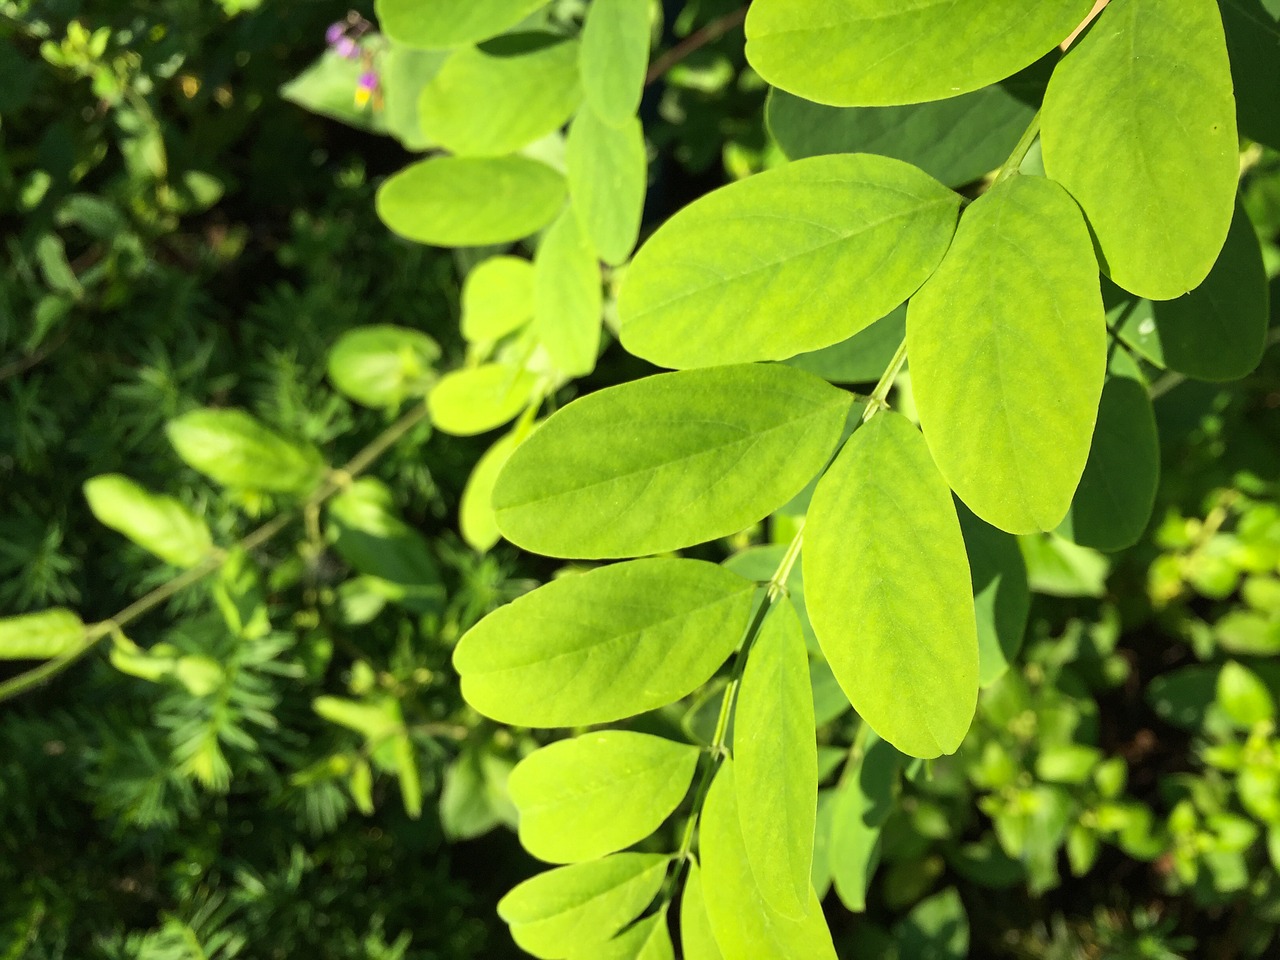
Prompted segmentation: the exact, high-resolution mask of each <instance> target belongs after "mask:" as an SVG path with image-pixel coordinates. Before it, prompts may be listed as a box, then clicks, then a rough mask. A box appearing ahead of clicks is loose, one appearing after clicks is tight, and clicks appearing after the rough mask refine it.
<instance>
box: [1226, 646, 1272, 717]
mask: <svg viewBox="0 0 1280 960" xmlns="http://www.w3.org/2000/svg"><path fill="white" fill-rule="evenodd" d="M1217 701H1218V704H1219V705H1220V706H1221V707H1222V709H1223V711H1224V712H1225V713H1226V715H1227V716H1228V717H1230V718H1231V720H1232V722H1233V723H1234V724H1235V725H1236V726H1237V727H1239V728H1241V729H1243V730H1249V729H1252V728H1253V727H1254V726H1256V725H1257V724H1259V723H1262V722H1263V721H1264V720H1270V719H1272V718H1273V717H1275V715H1276V705H1275V701H1274V700H1273V699H1272V698H1271V692H1270V691H1269V690H1268V689H1267V685H1266V684H1265V683H1263V682H1262V680H1261V678H1259V677H1258V675H1257V674H1256V673H1254V672H1253V671H1252V670H1249V669H1248V668H1246V667H1242V666H1241V665H1240V664H1238V663H1236V662H1235V661H1234V660H1231V661H1228V662H1227V663H1225V664H1223V666H1222V672H1221V673H1220V674H1218V690H1217Z"/></svg>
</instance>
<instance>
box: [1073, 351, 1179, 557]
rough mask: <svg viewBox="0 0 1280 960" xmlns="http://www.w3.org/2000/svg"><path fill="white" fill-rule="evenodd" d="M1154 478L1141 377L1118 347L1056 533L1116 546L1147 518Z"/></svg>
mask: <svg viewBox="0 0 1280 960" xmlns="http://www.w3.org/2000/svg"><path fill="white" fill-rule="evenodd" d="M1159 480H1160V437H1159V435H1158V434H1157V432H1156V416H1155V411H1154V409H1153V408H1152V406H1151V396H1150V394H1149V393H1148V392H1147V384H1146V381H1145V380H1144V379H1143V377H1142V373H1141V372H1140V371H1139V370H1138V365H1137V364H1136V363H1135V362H1134V361H1133V359H1132V358H1131V357H1130V356H1129V354H1128V353H1127V352H1125V350H1124V349H1123V348H1120V347H1117V348H1116V349H1115V351H1114V353H1113V354H1112V357H1111V364H1110V369H1109V371H1108V375H1107V382H1106V386H1104V387H1103V388H1102V402H1101V403H1100V404H1099V406H1098V422H1097V425H1096V426H1095V427H1094V430H1093V444H1092V446H1091V447H1090V448H1089V462H1088V463H1087V464H1086V465H1085V468H1084V476H1082V477H1081V478H1080V486H1079V487H1078V488H1077V489H1076V494H1075V497H1074V498H1073V499H1072V501H1071V509H1070V510H1069V511H1068V512H1067V516H1066V519H1065V520H1063V521H1062V525H1061V526H1060V527H1058V532H1059V533H1060V534H1062V535H1063V536H1064V537H1066V538H1067V539H1068V540H1072V541H1074V542H1075V543H1078V544H1080V545H1081V546H1084V547H1093V548H1094V549H1095V550H1122V549H1124V548H1125V547H1129V546H1132V545H1133V544H1135V543H1137V541H1138V538H1139V537H1140V536H1142V531H1143V530H1145V529H1146V526H1147V521H1148V520H1149V519H1150V518H1151V508H1152V507H1153V506H1154V504H1155V498H1156V486H1157V484H1158V483H1159Z"/></svg>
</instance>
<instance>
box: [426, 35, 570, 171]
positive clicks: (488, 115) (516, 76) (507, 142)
mask: <svg viewBox="0 0 1280 960" xmlns="http://www.w3.org/2000/svg"><path fill="white" fill-rule="evenodd" d="M581 101H582V90H581V88H580V87H579V85H578V44H577V43H576V42H574V41H572V40H564V39H562V38H560V37H557V36H555V35H554V34H549V33H547V34H534V33H525V34H518V35H512V36H509V37H503V38H502V39H501V40H495V41H493V42H492V43H489V44H486V45H485V46H484V47H483V48H477V47H466V48H464V49H461V50H456V51H454V52H453V53H452V54H450V55H449V59H448V60H446V61H445V63H444V66H443V67H441V68H440V72H439V73H437V74H436V75H435V76H434V77H433V78H432V79H431V82H430V83H428V84H427V85H426V86H425V87H423V88H422V94H421V97H420V99H419V101H418V103H419V115H420V117H421V120H422V128H423V130H426V131H427V132H428V133H429V134H430V135H431V139H433V140H435V141H436V142H437V143H439V144H440V145H441V146H443V147H445V148H446V149H448V150H450V151H451V152H453V153H455V154H458V155H459V156H463V157H500V156H502V155H503V154H508V153H514V152H515V151H517V150H519V149H520V148H521V147H525V146H528V145H529V144H530V143H532V142H533V141H535V140H537V139H538V138H539V137H544V136H546V135H547V134H549V133H551V132H553V131H555V130H558V129H560V127H562V126H564V124H565V123H567V122H568V120H569V118H570V117H571V116H573V111H574V110H576V109H577V108H578V104H579V103H580V102H581Z"/></svg>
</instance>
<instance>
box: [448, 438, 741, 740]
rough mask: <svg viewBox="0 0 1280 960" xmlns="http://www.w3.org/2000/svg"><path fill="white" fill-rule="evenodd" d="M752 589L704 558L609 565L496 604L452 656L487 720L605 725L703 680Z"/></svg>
mask: <svg viewBox="0 0 1280 960" xmlns="http://www.w3.org/2000/svg"><path fill="white" fill-rule="evenodd" d="M527 442H530V441H526V443H527ZM522 449H523V448H522ZM754 593H755V584H754V583H752V582H751V581H749V580H744V579H743V578H742V577H739V576H738V575H736V574H733V573H730V572H728V571H727V570H724V569H722V568H720V567H717V566H716V565H715V564H711V563H706V562H705V561H701V560H666V559H664V560H637V561H633V562H631V563H620V564H614V565H613V566H608V567H602V568H600V569H597V570H593V571H591V572H590V573H585V574H582V575H579V576H571V577H565V578H562V579H559V580H553V581H552V582H550V583H548V584H545V585H544V586H542V587H539V588H538V589H537V590H535V591H533V592H532V593H529V594H526V595H525V596H523V597H520V598H519V599H517V600H515V601H514V602H512V603H510V604H508V605H507V606H505V607H501V608H499V609H498V610H495V611H494V612H493V613H491V614H489V615H488V616H487V617H485V618H484V619H483V620H481V621H480V622H479V623H478V624H476V625H475V626H474V627H472V628H471V630H470V631H469V632H468V633H467V634H466V635H465V636H464V637H463V638H462V640H461V641H460V642H459V644H458V646H457V648H456V649H455V651H454V655H453V663H454V667H455V668H456V669H457V671H458V673H459V674H461V676H462V694H463V696H464V697H465V698H466V700H467V702H468V703H470V704H471V705H472V706H473V707H475V708H476V709H477V710H479V711H480V712H481V713H483V714H484V715H485V716H488V717H492V718H493V719H495V720H500V721H502V722H503V723H513V724H518V725H520V726H529V727H564V726H578V725H582V724H589V723H609V722H611V721H614V720H620V719H622V718H623V717H630V716H634V715H635V714H638V713H644V712H645V711H646V710H653V709H655V708H657V707H661V706H663V705H665V704H668V703H672V702H673V701H675V700H678V699H680V698H681V697H683V696H685V695H686V694H688V693H691V692H692V691H694V690H696V689H697V688H698V687H699V686H701V685H702V684H703V683H705V682H706V681H707V680H708V679H709V678H710V677H711V675H712V674H713V673H715V671H716V669H717V668H718V667H719V666H720V665H721V664H722V663H724V661H725V660H726V659H727V658H728V656H729V654H730V653H732V652H733V649H734V647H735V646H737V644H738V641H739V640H740V639H741V637H742V631H743V629H744V628H745V627H746V624H747V617H748V616H749V615H750V611H751V604H752V599H753V596H754Z"/></svg>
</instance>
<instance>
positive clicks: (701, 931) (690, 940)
mask: <svg viewBox="0 0 1280 960" xmlns="http://www.w3.org/2000/svg"><path fill="white" fill-rule="evenodd" d="M680 950H681V953H682V954H683V956H684V960H724V954H722V953H721V952H720V948H719V947H718V946H717V945H716V938H715V934H713V933H712V932H711V920H710V918H709V917H708V916H707V904H706V900H705V898H704V896H703V893H702V870H701V869H700V868H699V867H698V863H697V861H696V860H695V861H691V862H690V863H689V873H688V874H687V875H686V877H685V880H684V896H683V897H681V898H680Z"/></svg>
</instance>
